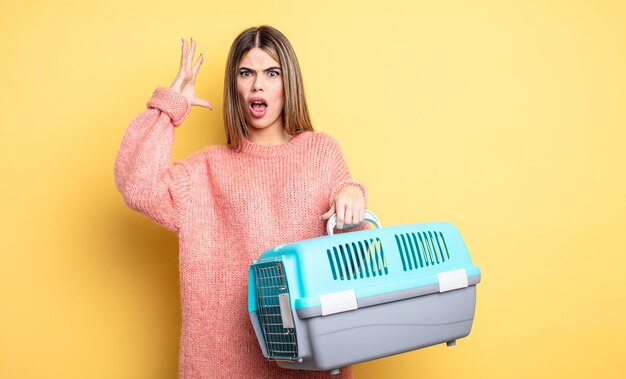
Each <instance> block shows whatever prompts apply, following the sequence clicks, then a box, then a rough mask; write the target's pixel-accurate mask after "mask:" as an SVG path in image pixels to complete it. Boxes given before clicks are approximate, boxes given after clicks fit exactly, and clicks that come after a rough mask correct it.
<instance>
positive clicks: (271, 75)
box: [268, 71, 280, 78]
mask: <svg viewBox="0 0 626 379" xmlns="http://www.w3.org/2000/svg"><path fill="white" fill-rule="evenodd" d="M268 75H269V76H270V77H271V78H273V77H275V76H280V72H278V71H270V72H268Z"/></svg>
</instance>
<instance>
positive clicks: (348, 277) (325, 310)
mask: <svg viewBox="0 0 626 379" xmlns="http://www.w3.org/2000/svg"><path fill="white" fill-rule="evenodd" d="M268 268H271V269H272V270H271V271H268ZM265 272H272V274H271V277H269V276H268V277H264V275H265V274H264V273H265ZM278 276H280V278H278ZM479 281H480V270H479V268H478V267H477V266H474V265H473V264H472V261H471V259H470V256H469V252H468V250H467V247H466V246H465V243H464V242H463V239H462V237H461V235H460V233H459V232H458V230H457V229H456V228H455V227H454V226H453V225H452V224H450V223H447V222H437V223H421V224H411V225H399V226H392V227H385V228H378V229H368V230H362V231H356V232H349V233H341V234H335V235H329V236H324V237H318V238H313V239H309V240H304V241H300V242H295V243H290V244H286V245H281V246H277V247H275V248H272V249H269V250H267V251H266V252H264V253H263V254H262V255H261V257H260V258H259V261H258V262H255V263H253V264H252V265H251V266H250V272H249V282H248V290H249V292H248V310H249V311H250V312H256V311H257V309H258V304H257V299H258V296H264V291H267V290H268V288H278V287H280V288H281V290H282V291H283V292H286V293H288V294H289V296H288V298H287V297H284V298H283V300H284V299H288V303H289V305H290V307H291V309H293V310H295V311H297V312H298V315H299V316H300V317H301V318H307V317H313V316H316V315H320V314H321V315H325V314H332V313H337V312H341V311H346V310H351V309H356V308H360V307H364V306H370V305H375V304H379V303H383V302H388V301H394V300H399V299H402V298H407V297H414V296H420V295H425V294H428V293H433V292H444V291H449V290H454V289H457V288H463V287H467V286H468V285H474V284H476V283H478V282H479ZM284 301H287V300H284Z"/></svg>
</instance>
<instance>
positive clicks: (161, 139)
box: [115, 87, 190, 231]
mask: <svg viewBox="0 0 626 379" xmlns="http://www.w3.org/2000/svg"><path fill="white" fill-rule="evenodd" d="M189 110H190V105H189V103H188V102H187V100H186V99H185V97H183V96H182V95H180V94H178V93H177V92H175V91H173V90H171V89H169V88H165V87H159V88H157V89H156V90H155V91H154V92H153V94H152V98H151V99H150V101H148V104H147V109H146V110H144V111H143V112H142V113H140V114H139V115H138V116H137V117H136V118H135V119H134V120H133V121H132V122H131V123H130V125H129V127H128V129H127V131H126V134H125V135H124V138H123V140H122V143H121V146H120V150H119V152H118V154H117V159H116V161H115V183H116V186H117V189H118V190H119V191H120V193H121V194H122V196H123V198H124V201H125V202H126V204H127V205H128V206H129V207H131V208H132V209H135V210H137V211H139V212H141V213H143V214H144V215H146V216H148V217H150V218H152V219H153V220H154V221H156V222H157V223H159V224H161V225H163V226H164V227H166V228H168V229H170V230H174V231H177V230H178V229H179V228H180V224H181V215H182V214H183V212H184V209H185V206H186V203H187V201H186V200H187V198H188V192H189V183H190V182H189V173H188V171H187V169H186V168H185V166H184V165H182V164H172V162H171V160H172V158H171V155H172V144H173V143H174V127H175V126H178V125H180V124H181V123H182V122H183V120H184V118H185V117H186V116H187V114H188V113H189Z"/></svg>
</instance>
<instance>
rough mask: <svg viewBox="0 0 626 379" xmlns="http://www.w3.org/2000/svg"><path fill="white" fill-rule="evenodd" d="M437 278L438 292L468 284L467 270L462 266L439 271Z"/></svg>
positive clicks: (463, 286)
mask: <svg viewBox="0 0 626 379" xmlns="http://www.w3.org/2000/svg"><path fill="white" fill-rule="evenodd" d="M437 279H438V280H439V292H446V291H452V290H456V289H459V288H465V287H467V286H468V282H467V272H466V271H465V269H464V268H462V269H459V270H452V271H444V272H440V273H438V274H437Z"/></svg>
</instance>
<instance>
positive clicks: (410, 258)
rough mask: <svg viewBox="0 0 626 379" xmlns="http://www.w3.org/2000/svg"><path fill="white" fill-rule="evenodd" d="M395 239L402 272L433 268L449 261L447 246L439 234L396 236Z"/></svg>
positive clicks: (423, 233)
mask: <svg viewBox="0 0 626 379" xmlns="http://www.w3.org/2000/svg"><path fill="white" fill-rule="evenodd" d="M395 238H396V244H397V245H398V253H399V254H400V260H401V261H402V269H403V270H404V271H411V270H415V269H418V268H420V267H429V266H434V265H437V264H440V263H443V262H445V261H447V260H448V259H450V253H449V251H448V246H447V244H446V240H445V238H444V237H443V234H442V233H441V232H436V231H427V232H416V233H404V234H396V235H395Z"/></svg>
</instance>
